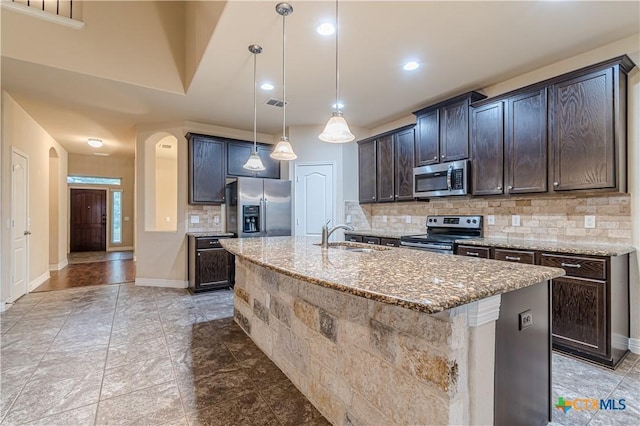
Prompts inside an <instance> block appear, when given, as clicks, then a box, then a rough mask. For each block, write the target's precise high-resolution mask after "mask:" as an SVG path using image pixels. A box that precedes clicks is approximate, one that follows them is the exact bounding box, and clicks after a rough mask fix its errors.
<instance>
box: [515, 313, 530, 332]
mask: <svg viewBox="0 0 640 426" xmlns="http://www.w3.org/2000/svg"><path fill="white" fill-rule="evenodd" d="M532 325H533V313H532V312H531V309H528V310H526V311H524V312H522V313H520V314H518V329H519V330H524V329H525V328H527V327H531V326H532Z"/></svg>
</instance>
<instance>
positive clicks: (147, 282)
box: [136, 278, 189, 288]
mask: <svg viewBox="0 0 640 426" xmlns="http://www.w3.org/2000/svg"><path fill="white" fill-rule="evenodd" d="M136 285H139V286H144V287H167V288H187V287H189V281H183V280H163V279H160V278H136Z"/></svg>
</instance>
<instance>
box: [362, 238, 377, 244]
mask: <svg viewBox="0 0 640 426" xmlns="http://www.w3.org/2000/svg"><path fill="white" fill-rule="evenodd" d="M362 242H363V243H367V244H380V238H378V237H362Z"/></svg>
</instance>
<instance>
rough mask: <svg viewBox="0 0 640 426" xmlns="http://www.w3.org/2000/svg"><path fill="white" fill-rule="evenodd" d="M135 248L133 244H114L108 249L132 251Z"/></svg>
mask: <svg viewBox="0 0 640 426" xmlns="http://www.w3.org/2000/svg"><path fill="white" fill-rule="evenodd" d="M130 250H133V246H113V247H107V251H130Z"/></svg>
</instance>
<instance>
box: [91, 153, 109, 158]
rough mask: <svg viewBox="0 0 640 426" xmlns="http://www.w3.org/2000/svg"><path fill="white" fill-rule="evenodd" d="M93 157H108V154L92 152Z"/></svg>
mask: <svg viewBox="0 0 640 426" xmlns="http://www.w3.org/2000/svg"><path fill="white" fill-rule="evenodd" d="M93 155H99V156H100V157H108V156H109V154H107V153H106V152H94V153H93Z"/></svg>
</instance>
